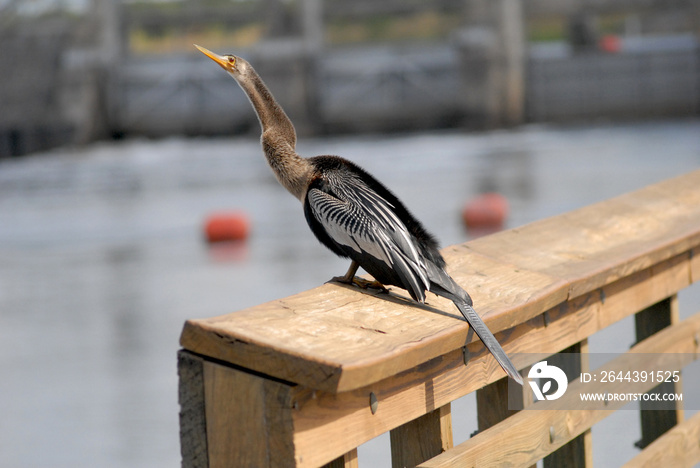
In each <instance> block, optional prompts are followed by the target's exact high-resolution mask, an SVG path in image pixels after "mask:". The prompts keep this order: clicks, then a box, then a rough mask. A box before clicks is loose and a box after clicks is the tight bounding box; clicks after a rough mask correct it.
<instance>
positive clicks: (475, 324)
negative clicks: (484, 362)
mask: <svg viewBox="0 0 700 468" xmlns="http://www.w3.org/2000/svg"><path fill="white" fill-rule="evenodd" d="M453 302H454V303H455V305H456V306H457V308H458V309H459V311H460V312H461V313H462V315H464V318H465V319H466V320H467V322H468V323H469V325H470V326H471V327H472V329H473V330H474V333H476V334H477V336H478V337H479V339H481V341H482V342H483V343H484V346H486V349H488V350H489V351H490V352H491V354H493V357H494V358H496V361H498V363H499V364H500V365H501V367H502V368H503V370H504V371H506V374H508V377H510V378H511V379H513V380H515V381H516V382H518V383H519V384H520V385H522V384H523V378H522V377H521V376H520V373H519V372H518V369H516V368H515V366H514V365H513V363H512V362H511V360H510V358H509V357H508V355H507V354H506V352H505V351H504V350H503V348H502V347H501V344H500V343H499V342H498V340H497V339H496V337H495V336H493V333H491V330H489V328H488V327H487V326H486V324H485V323H484V321H483V320H481V317H479V314H477V313H476V311H475V310H474V308H473V307H472V306H470V305H469V304H467V303H466V302H464V301H462V300H459V299H456V300H453Z"/></svg>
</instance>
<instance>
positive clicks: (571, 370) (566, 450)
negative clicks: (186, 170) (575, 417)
mask: <svg viewBox="0 0 700 468" xmlns="http://www.w3.org/2000/svg"><path fill="white" fill-rule="evenodd" d="M566 353H576V354H579V355H580V359H578V360H577V361H574V360H572V359H570V358H569V359H564V358H563V354H566ZM547 364H549V365H554V366H557V367H559V368H560V369H562V370H563V371H564V373H566V377H567V378H568V379H569V382H572V381H575V380H576V379H578V378H579V376H580V375H581V372H588V370H589V367H588V340H583V341H581V342H579V343H576V344H575V345H573V346H571V347H569V348H567V349H565V350H563V351H562V352H561V353H557V354H555V355H553V356H550V357H549V358H548V359H547ZM542 466H543V467H544V468H558V467H560V466H566V467H568V468H590V467H592V466H593V439H592V434H591V430H590V429H587V430H586V431H584V432H583V434H581V435H579V436H577V437H576V438H575V439H573V440H571V441H569V442H567V443H566V444H564V445H563V446H562V447H560V448H559V449H558V450H555V451H554V452H552V453H550V454H549V455H547V456H546V457H544V459H543V460H542Z"/></svg>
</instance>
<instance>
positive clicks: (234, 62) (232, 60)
mask: <svg viewBox="0 0 700 468" xmlns="http://www.w3.org/2000/svg"><path fill="white" fill-rule="evenodd" d="M228 63H230V64H231V65H235V64H236V57H232V56H230V55H229V57H228Z"/></svg>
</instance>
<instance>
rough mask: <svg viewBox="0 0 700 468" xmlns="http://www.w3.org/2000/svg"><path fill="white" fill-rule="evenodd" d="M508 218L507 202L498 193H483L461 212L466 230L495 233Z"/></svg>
mask: <svg viewBox="0 0 700 468" xmlns="http://www.w3.org/2000/svg"><path fill="white" fill-rule="evenodd" d="M507 216H508V200H506V197H504V196H503V195H501V194H500V193H484V194H482V195H479V196H478V197H476V198H474V199H473V200H471V201H469V202H468V203H467V204H466V205H465V206H464V209H463V210H462V219H463V221H464V225H465V226H466V227H467V229H478V230H489V231H497V230H500V229H502V228H503V224H504V223H505V220H506V217H507Z"/></svg>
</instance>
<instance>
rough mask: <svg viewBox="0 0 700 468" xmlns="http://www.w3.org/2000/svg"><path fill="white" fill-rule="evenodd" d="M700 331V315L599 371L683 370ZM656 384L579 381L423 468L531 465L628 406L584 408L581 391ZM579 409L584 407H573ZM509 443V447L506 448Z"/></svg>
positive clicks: (591, 404) (613, 404)
mask: <svg viewBox="0 0 700 468" xmlns="http://www.w3.org/2000/svg"><path fill="white" fill-rule="evenodd" d="M699 330H700V313H699V314H696V315H695V316H693V317H691V318H689V319H686V320H685V321H683V322H681V323H679V324H677V325H674V326H672V327H669V328H666V329H664V330H663V331H661V332H659V333H657V334H655V335H654V336H652V337H650V338H649V339H647V340H645V341H643V342H641V343H639V344H637V345H635V346H634V347H633V348H632V349H631V350H630V352H628V353H626V354H624V355H622V356H619V357H617V358H615V359H614V360H612V361H611V362H609V363H608V364H606V365H604V366H602V367H601V368H599V369H598V372H601V371H603V370H606V371H615V372H617V371H619V370H621V369H635V370H640V371H642V370H646V371H647V372H652V371H657V370H659V369H676V368H681V367H683V366H685V365H687V364H689V363H690V362H692V361H693V360H695V359H697V356H698V355H697V352H698V351H699V347H698V344H697V343H696V341H695V337H694V336H695V333H697V332H698V331H699ZM584 385H585V386H584ZM653 385H654V383H653V382H638V383H636V384H633V383H627V382H626V381H624V380H622V381H619V382H615V383H601V382H594V383H588V384H583V383H581V382H580V381H574V382H572V383H571V384H570V385H569V389H568V390H567V392H566V394H565V395H564V396H562V397H561V398H559V399H558V400H550V401H544V402H538V403H535V405H533V408H535V407H537V410H534V409H533V410H526V411H520V412H518V413H517V414H515V415H513V416H511V417H510V418H508V419H507V420H505V421H503V422H501V423H499V424H496V425H495V426H493V427H492V428H491V429H489V430H487V431H485V432H483V433H479V434H477V435H476V436H474V437H473V438H471V439H469V440H467V441H466V442H463V443H462V444H459V445H457V446H455V447H454V448H452V449H451V450H448V451H447V452H445V453H443V454H441V455H438V456H436V457H435V458H433V459H431V460H429V461H427V462H425V463H423V464H421V465H419V466H421V467H423V468H448V467H454V468H457V467H459V468H463V467H471V466H502V465H510V466H523V465H531V464H533V463H535V462H536V461H537V460H539V459H541V458H543V457H545V456H546V455H548V454H550V453H552V452H553V451H554V450H557V449H559V448H560V447H562V446H563V445H564V444H566V443H567V442H569V441H570V440H572V439H573V438H575V437H577V436H578V435H579V434H581V433H583V432H584V431H586V430H588V429H590V428H591V427H592V426H593V425H594V424H595V423H597V422H599V421H600V420H602V419H604V418H605V417H607V416H608V415H610V414H612V412H614V411H615V410H616V409H619V408H620V407H622V406H624V405H625V404H626V402H624V401H615V400H613V401H610V402H607V404H603V403H601V402H595V403H594V402H589V403H588V404H587V405H584V404H583V402H581V401H580V398H579V393H581V392H610V393H627V392H634V393H639V392H645V391H647V390H649V389H650V388H651V387H652V386H653ZM574 407H579V408H581V409H578V410H572V409H570V408H574ZM504 440H507V441H508V444H503V441H504ZM696 442H697V440H696Z"/></svg>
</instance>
